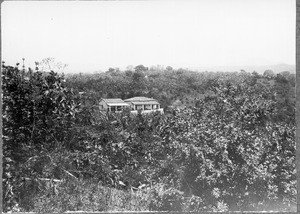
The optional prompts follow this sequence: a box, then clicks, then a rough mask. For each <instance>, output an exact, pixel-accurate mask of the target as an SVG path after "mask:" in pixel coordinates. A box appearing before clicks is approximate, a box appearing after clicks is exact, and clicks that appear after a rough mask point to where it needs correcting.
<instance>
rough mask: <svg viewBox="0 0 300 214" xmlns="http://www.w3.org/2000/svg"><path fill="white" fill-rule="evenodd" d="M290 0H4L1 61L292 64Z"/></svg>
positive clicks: (102, 66)
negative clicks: (54, 60) (48, 58)
mask: <svg viewBox="0 0 300 214" xmlns="http://www.w3.org/2000/svg"><path fill="white" fill-rule="evenodd" d="M295 4H296V3H295V0H198V1H192V0H187V1H183V0H182V1H180V0H175V1H166V0H161V1H158V0H152V1H151V0H146V1H66V2H61V1H52V2H49V1H44V2H43V1H42V2H41V1H5V2H4V3H2V5H1V16H2V17H1V22H2V23H1V31H2V60H3V61H5V62H6V64H11V65H14V64H15V63H16V62H22V58H25V63H26V65H27V66H31V67H34V62H35V61H40V60H42V59H43V58H47V57H54V58H55V59H56V60H57V61H61V62H63V63H66V64H68V69H67V70H66V71H69V72H74V71H82V72H92V71H97V70H103V71H105V70H107V69H108V68H109V67H119V68H121V69H124V68H125V67H126V66H127V65H138V64H143V65H145V66H151V65H157V64H160V65H165V66H167V65H171V66H173V67H175V68H179V67H198V66H239V65H243V66H245V65H270V64H279V63H287V64H295V23H296V22H295V20H296V11H295Z"/></svg>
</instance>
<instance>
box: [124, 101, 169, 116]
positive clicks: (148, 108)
mask: <svg viewBox="0 0 300 214" xmlns="http://www.w3.org/2000/svg"><path fill="white" fill-rule="evenodd" d="M124 102H125V103H127V104H128V105H129V106H130V108H131V112H132V113H137V112H138V111H139V110H140V111H141V112H143V113H150V112H153V111H159V112H161V113H163V109H162V108H160V104H159V102H158V101H157V100H155V99H153V98H148V97H132V98H130V99H126V100H124Z"/></svg>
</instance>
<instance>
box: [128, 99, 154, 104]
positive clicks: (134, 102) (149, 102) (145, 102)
mask: <svg viewBox="0 0 300 214" xmlns="http://www.w3.org/2000/svg"><path fill="white" fill-rule="evenodd" d="M131 103H132V104H134V105H157V104H159V103H158V102H157V101H152V100H150V101H144V102H140V101H131Z"/></svg>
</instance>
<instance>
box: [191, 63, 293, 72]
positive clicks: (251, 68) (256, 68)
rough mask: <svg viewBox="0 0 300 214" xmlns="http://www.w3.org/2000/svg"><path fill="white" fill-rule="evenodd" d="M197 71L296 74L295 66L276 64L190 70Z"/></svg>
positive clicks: (195, 68)
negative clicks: (266, 71)
mask: <svg viewBox="0 0 300 214" xmlns="http://www.w3.org/2000/svg"><path fill="white" fill-rule="evenodd" d="M191 69H193V70H197V71H225V72H233V71H241V70H245V71H247V72H253V71H256V72H258V73H261V74H262V73H263V72H264V71H265V70H268V69H271V70H272V71H274V72H275V73H279V72H282V71H289V72H291V73H295V72H296V66H295V65H289V64H277V65H258V66H257V65H248V66H212V67H194V68H191Z"/></svg>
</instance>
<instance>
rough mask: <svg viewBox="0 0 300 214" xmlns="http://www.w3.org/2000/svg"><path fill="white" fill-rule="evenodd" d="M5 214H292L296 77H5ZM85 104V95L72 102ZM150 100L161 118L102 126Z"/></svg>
mask: <svg viewBox="0 0 300 214" xmlns="http://www.w3.org/2000/svg"><path fill="white" fill-rule="evenodd" d="M2 78H3V142H4V145H3V146H4V148H3V149H4V164H3V169H4V172H3V178H4V180H3V182H4V183H3V185H4V194H3V199H4V200H3V201H4V211H6V212H7V211H38V212H49V211H52V212H55V211H57V212H63V211H66V210H70V211H76V210H84V211H113V210H177V211H235V210H244V211H246V210H282V211H283V210H295V206H296V169H295V168H296V167H295V113H294V111H295V97H294V93H293V91H294V87H295V75H294V74H290V73H288V72H282V73H280V74H277V75H275V74H274V73H272V72H271V71H266V72H265V74H264V75H259V74H257V73H255V72H253V73H247V72H244V71H241V72H235V73H210V72H192V71H186V70H182V69H179V70H173V69H172V68H171V67H168V68H167V69H165V70H160V71H157V70H148V69H147V68H145V67H144V66H136V67H135V69H134V70H127V71H119V70H117V69H109V71H107V72H106V73H100V74H93V75H73V76H68V77H67V78H66V79H65V78H63V77H62V76H60V75H58V74H57V73H55V72H53V71H51V72H43V71H39V70H38V68H36V69H35V70H34V71H33V70H28V71H25V70H20V69H19V68H18V66H6V65H3V76H2ZM79 92H85V93H83V94H82V93H79ZM132 96H148V97H153V98H156V99H158V100H159V101H161V102H162V105H163V107H164V108H165V112H166V114H164V115H161V114H159V113H153V114H149V115H141V114H138V115H136V116H134V115H131V114H130V112H128V111H123V112H121V113H120V114H101V113H100V112H99V111H98V110H97V109H96V108H95V104H96V102H97V100H98V99H99V97H111V98H114V97H120V98H122V99H124V98H129V97H132Z"/></svg>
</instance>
